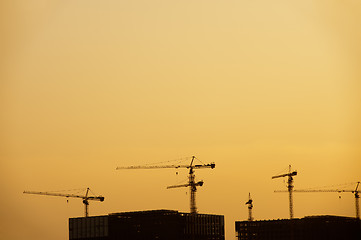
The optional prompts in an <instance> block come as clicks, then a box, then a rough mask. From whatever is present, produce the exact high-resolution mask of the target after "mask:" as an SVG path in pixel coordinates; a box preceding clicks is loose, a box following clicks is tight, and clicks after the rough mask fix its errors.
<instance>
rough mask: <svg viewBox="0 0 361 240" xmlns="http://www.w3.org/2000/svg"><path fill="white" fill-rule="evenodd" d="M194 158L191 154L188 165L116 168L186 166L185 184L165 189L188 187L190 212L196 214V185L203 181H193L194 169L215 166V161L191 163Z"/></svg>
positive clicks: (172, 166) (141, 167)
mask: <svg viewBox="0 0 361 240" xmlns="http://www.w3.org/2000/svg"><path fill="white" fill-rule="evenodd" d="M194 159H196V157H195V156H192V160H191V162H190V164H189V165H162V166H156V165H146V166H128V167H117V168H116V170H121V169H157V168H176V169H178V168H187V169H189V175H188V183H187V184H181V185H173V186H168V187H167V189H170V188H178V187H189V191H190V213H192V214H196V213H197V212H198V211H197V207H196V192H197V187H198V186H199V187H200V186H203V181H198V182H196V181H195V174H194V170H195V169H201V168H211V169H213V168H215V167H216V164H215V163H210V164H193V162H194Z"/></svg>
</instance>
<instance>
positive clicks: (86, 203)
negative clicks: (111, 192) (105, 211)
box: [23, 188, 104, 217]
mask: <svg viewBox="0 0 361 240" xmlns="http://www.w3.org/2000/svg"><path fill="white" fill-rule="evenodd" d="M89 191H90V189H89V188H87V189H86V193H85V195H77V194H63V193H52V192H36V191H24V192H23V193H26V194H38V195H47V196H55V197H66V198H82V199H83V204H84V207H85V210H84V213H85V217H88V216H89V200H94V201H100V202H103V201H104V197H103V196H89V195H88V194H89Z"/></svg>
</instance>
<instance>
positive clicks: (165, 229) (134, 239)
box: [69, 210, 224, 240]
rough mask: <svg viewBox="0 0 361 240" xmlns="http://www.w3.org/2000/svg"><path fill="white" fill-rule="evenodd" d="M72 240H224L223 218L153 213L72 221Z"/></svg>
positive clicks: (144, 212)
mask: <svg viewBox="0 0 361 240" xmlns="http://www.w3.org/2000/svg"><path fill="white" fill-rule="evenodd" d="M69 239H70V240H75V239H76V240H224V217H223V216H222V215H210V214H190V213H181V212H178V211H172V210H152V211H139V212H122V213H113V214H109V215H104V216H94V217H80V218H70V219H69Z"/></svg>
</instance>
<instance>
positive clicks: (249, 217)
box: [246, 193, 253, 221]
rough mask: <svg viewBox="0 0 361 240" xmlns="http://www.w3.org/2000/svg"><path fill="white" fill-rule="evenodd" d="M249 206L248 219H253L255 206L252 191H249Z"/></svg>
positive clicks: (247, 203)
mask: <svg viewBox="0 0 361 240" xmlns="http://www.w3.org/2000/svg"><path fill="white" fill-rule="evenodd" d="M246 205H247V206H248V221H253V217H252V208H253V200H252V198H251V193H248V201H247V202H246Z"/></svg>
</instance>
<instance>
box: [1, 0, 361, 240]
mask: <svg viewBox="0 0 361 240" xmlns="http://www.w3.org/2000/svg"><path fill="white" fill-rule="evenodd" d="M360 12H361V2H360V1H359V0H345V1H339V0H303V1H299V0H298V1H296V0H275V1H269V0H252V1H249V0H232V1H231V0H226V1H216V0H192V1H189V0H183V1H175V0H165V1H162V0H132V1H122V0H117V1H115V0H113V1H111V0H107V1H95V0H72V1H70V0H53V1H50V0H43V1H40V0H11V1H10V0H9V1H6V0H5V1H1V3H0V34H1V38H0V50H1V58H0V81H1V82H0V97H1V98H0V108H1V118H0V131H1V135H0V141H1V142H0V159H1V166H0V180H1V182H2V184H1V185H0V186H1V188H0V190H1V195H2V197H1V198H0V238H1V239H13V240H20V239H25V238H26V239H29V240H33V239H34V240H35V239H37V240H39V239H44V240H48V239H53V240H63V239H67V238H68V226H67V221H68V218H69V217H77V216H83V211H84V209H83V204H82V203H81V200H80V199H70V200H69V203H67V202H66V199H64V198H61V197H47V196H36V195H25V194H23V193H22V192H23V191H24V190H34V191H56V190H69V191H65V193H68V192H69V193H71V191H70V189H78V188H86V187H90V188H91V189H92V190H93V191H94V192H95V193H96V194H99V195H103V196H105V201H104V202H103V203H99V202H91V203H90V214H91V215H101V214H108V213H114V212H122V211H135V210H152V209H173V210H179V211H185V212H187V211H189V194H187V191H188V190H187V189H186V188H182V189H171V190H167V189H166V186H168V185H173V184H177V183H180V182H182V181H184V182H185V181H186V180H187V171H186V170H179V174H178V175H177V174H176V171H175V170H171V169H160V170H133V171H124V170H123V171H116V170H115V168H116V167H117V166H127V165H141V164H150V163H154V162H162V161H168V160H173V159H178V158H182V157H190V156H192V155H195V156H197V157H198V158H199V159H200V160H202V161H203V162H204V163H210V162H215V163H216V168H215V169H214V170H210V169H205V170H198V171H196V176H197V178H198V179H203V180H204V182H205V184H204V186H203V187H201V188H199V191H198V193H197V205H198V209H199V212H200V213H214V214H222V215H225V219H226V239H227V240H231V239H234V235H235V233H234V222H235V220H246V219H247V214H248V210H247V207H246V205H245V204H244V203H245V202H246V201H247V199H248V192H251V194H252V197H253V200H254V211H253V214H254V217H255V219H257V220H261V219H278V218H288V216H289V215H288V196H287V193H284V194H283V193H273V191H274V190H276V189H286V187H285V185H286V183H285V182H284V180H283V179H274V180H271V176H272V175H275V174H279V173H283V172H286V171H287V167H288V165H289V164H292V166H293V168H294V169H296V170H298V173H299V174H298V176H296V177H295V188H299V189H301V188H309V187H318V186H334V188H336V187H337V185H338V184H342V183H352V182H356V181H360V180H361V161H360V160H361V127H360V122H361V67H360V66H361V45H360V42H361V31H360V26H361V14H360ZM353 187H354V185H351V188H353ZM341 196H342V197H341V198H339V197H338V194H337V193H319V194H318V193H309V194H307V193H298V194H295V196H294V211H295V217H304V216H309V215H320V214H330V215H342V216H355V206H354V197H353V195H352V194H351V193H344V194H342V195H341Z"/></svg>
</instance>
